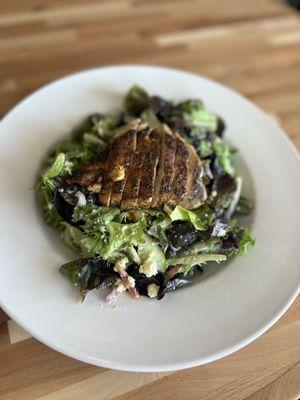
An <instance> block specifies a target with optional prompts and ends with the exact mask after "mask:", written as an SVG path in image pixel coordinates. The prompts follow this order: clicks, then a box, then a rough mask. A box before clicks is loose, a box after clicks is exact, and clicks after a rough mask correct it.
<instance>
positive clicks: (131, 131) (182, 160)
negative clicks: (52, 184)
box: [67, 119, 206, 210]
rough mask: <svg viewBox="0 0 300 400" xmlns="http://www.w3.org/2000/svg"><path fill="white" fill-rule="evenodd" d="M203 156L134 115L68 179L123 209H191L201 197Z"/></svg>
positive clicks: (203, 193) (102, 201)
mask: <svg viewBox="0 0 300 400" xmlns="http://www.w3.org/2000/svg"><path fill="white" fill-rule="evenodd" d="M202 175H203V167H202V161H201V160H200V158H199V157H198V155H197V153H196V151H195V149H194V147H193V146H191V145H189V144H187V143H186V142H185V141H184V140H183V139H182V138H181V137H180V136H179V135H178V134H177V133H174V132H172V131H171V130H170V128H169V127H167V126H163V127H162V128H161V129H152V128H150V127H149V126H147V125H146V124H145V123H143V122H142V121H141V120H139V119H136V120H134V121H131V122H130V123H129V124H128V125H126V126H124V127H122V128H121V129H120V130H119V131H118V132H117V133H116V135H115V136H114V137H113V138H112V139H111V140H110V142H109V144H108V147H107V149H106V151H105V152H104V153H103V154H102V155H100V156H99V160H98V161H97V162H95V163H93V164H91V165H89V166H88V167H86V168H85V169H84V170H83V171H82V172H81V173H79V174H77V175H74V176H71V177H70V178H68V179H67V183H68V184H77V185H80V186H83V187H85V188H86V189H87V190H89V191H91V192H95V193H98V196H99V204H101V205H105V206H109V205H113V206H120V207H121V208H122V209H132V208H151V207H158V206H160V205H162V204H169V205H181V206H182V207H185V208H187V209H190V210H192V209H196V208H199V207H200V206H201V204H203V202H204V201H205V199H206V190H205V186H204V185H203V183H202V182H201V177H202Z"/></svg>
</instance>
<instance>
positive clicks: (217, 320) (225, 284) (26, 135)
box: [0, 66, 300, 371]
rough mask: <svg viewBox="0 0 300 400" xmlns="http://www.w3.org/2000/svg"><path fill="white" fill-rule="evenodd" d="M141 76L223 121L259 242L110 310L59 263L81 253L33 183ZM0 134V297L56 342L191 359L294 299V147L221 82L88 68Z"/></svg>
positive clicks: (22, 110)
mask: <svg viewBox="0 0 300 400" xmlns="http://www.w3.org/2000/svg"><path fill="white" fill-rule="evenodd" d="M134 83H138V84H140V85H142V86H143V87H145V88H146V89H147V90H148V91H149V92H150V93H153V94H158V95H161V96H164V97H166V98H169V99H175V100H181V99H185V98H190V97H194V98H201V99H203V100H204V101H205V103H206V104H207V106H208V108H209V109H211V110H213V111H215V112H216V113H218V114H220V115H222V116H223V117H224V118H225V121H226V122H227V126H228V129H227V137H228V138H229V140H230V141H231V142H232V143H233V144H234V145H236V146H237V147H238V148H239V149H240V151H241V155H242V157H243V160H244V163H245V165H246V166H248V171H250V177H251V180H252V187H253V188H254V197H255V213H254V217H253V221H252V222H253V234H254V236H255V237H256V240H257V243H256V245H255V247H254V248H252V249H251V250H250V252H249V254H248V256H246V257H237V258H235V259H234V260H232V261H231V262H230V263H229V264H228V265H226V266H225V267H222V266H218V267H216V266H212V267H208V272H207V273H205V274H204V276H203V277H202V278H201V282H198V283H197V284H194V285H192V286H191V287H188V288H185V289H182V290H179V291H177V292H175V293H172V294H170V295H168V296H166V297H165V299H164V300H162V301H156V300H149V299H146V298H143V299H141V301H137V302H136V301H134V300H132V299H131V298H130V297H129V296H126V295H123V296H122V297H119V300H118V306H117V308H112V307H111V306H109V305H104V304H103V302H102V301H101V299H100V298H101V295H100V294H94V295H91V296H89V297H88V299H87V301H86V302H84V303H83V304H81V303H80V302H79V294H78V290H77V289H76V288H73V287H72V286H71V285H70V284H69V282H67V280H66V279H64V278H63V277H62V276H61V275H60V274H59V272H58V267H59V265H61V264H62V263H64V262H66V261H67V260H70V259H71V257H74V254H71V253H70V252H69V251H68V250H67V249H66V248H65V246H64V245H62V244H61V242H60V239H59V238H58V235H57V234H56V232H54V231H52V230H51V228H48V227H46V226H45V225H44V223H43V222H42V220H41V218H40V215H39V213H38V212H37V207H36V204H35V198H34V191H33V186H34V181H35V177H36V174H37V171H38V169H39V166H40V161H41V158H42V157H43V155H44V154H45V152H46V150H47V149H48V148H49V146H51V144H52V143H53V142H54V141H55V140H57V139H58V138H60V137H61V136H62V135H64V134H65V133H66V132H68V131H69V130H70V129H71V128H72V127H74V125H76V124H77V123H79V122H80V121H81V120H82V119H83V118H84V117H85V116H86V115H87V114H89V113H93V112H96V111H108V110H111V109H116V108H119V107H120V106H121V101H122V98H123V96H124V93H125V92H126V91H127V90H128V88H129V87H130V86H131V85H133V84H134ZM0 138H1V146H0V160H1V161H0V163H1V166H0V182H1V207H0V221H1V240H0V265H1V267H0V304H1V307H3V309H4V310H5V311H6V312H7V313H8V314H9V315H10V316H11V317H12V318H13V319H14V320H15V321H17V323H19V324H20V325H21V326H22V327H23V328H25V329H26V330H27V331H28V332H29V333H31V334H32V335H33V336H34V337H36V338H37V339H38V340H40V341H42V342H43V343H45V344H47V345H48V346H50V347H53V348H54V349H56V350H58V351H60V352H62V353H65V354H67V355H69V356H71V357H74V358H77V359H79V360H82V361H85V362H88V363H91V364H95V365H99V366H103V367H108V368H116V369H123V370H131V371H164V370H174V369H181V368H188V367H192V366H195V365H200V364H204V363H207V362H209V361H212V360H216V359H218V358H220V357H223V356H225V355H227V354H230V353H232V352H233V351H236V350H238V349H240V348H241V347H243V346H245V345H246V344H248V343H249V342H251V341H252V340H254V339H255V338H257V337H258V336H259V335H261V334H262V333H263V332H264V331H265V330H266V329H268V328H269V327H270V326H271V325H272V324H274V322H275V321H276V320H277V319H278V318H279V317H280V316H281V315H282V314H283V313H284V312H285V311H286V310H287V308H288V307H289V306H290V305H291V303H292V302H293V300H294V299H295V298H296V296H297V294H298V292H299V281H300V270H299V260H300V246H299V237H300V231H299V226H300V223H299V222H300V211H299V210H300V207H299V199H300V179H299V162H298V160H297V154H296V152H295V150H294V149H293V148H292V146H291V144H290V143H289V142H288V140H287V138H286V136H285V135H284V134H283V133H282V132H281V131H280V130H279V128H278V127H276V126H275V124H274V123H272V122H271V121H270V120H269V118H268V117H267V116H266V115H265V114H264V113H263V112H261V111H260V110H259V109H258V108H256V107H255V106H254V105H253V104H251V103H250V102H248V101H247V100H246V99H244V98H243V97H241V96H239V95H238V94H236V93H234V92H233V91H231V90H229V89H227V88H225V87H224V86H221V85H219V84H217V83H215V82H212V81H210V80H208V79H205V78H201V77H198V76H195V75H192V74H189V73H185V72H180V71H177V70H172V69H167V68H156V67H148V66H119V67H108V68H100V69H95V70H90V71H85V72H82V73H79V74H75V75H72V76H69V77H67V78H63V79H61V80H59V81H56V82H54V83H52V84H50V85H47V86H45V87H44V88H42V89H40V90H38V91H37V92H35V93H34V94H33V95H31V96H29V97H28V98H26V99H25V100H24V101H22V102H21V103H20V104H19V105H18V106H16V107H15V108H14V109H13V110H12V111H11V112H10V113H9V114H8V115H7V116H6V117H5V118H4V119H3V120H2V122H1V125H0ZM246 175H247V174H246ZM246 178H247V177H246ZM246 180H248V181H249V179H248V178H247V179H246ZM248 186H249V182H248ZM249 187H250V189H251V185H250V186H249ZM249 187H248V190H249ZM246 189H247V188H246ZM274 351H276V349H274Z"/></svg>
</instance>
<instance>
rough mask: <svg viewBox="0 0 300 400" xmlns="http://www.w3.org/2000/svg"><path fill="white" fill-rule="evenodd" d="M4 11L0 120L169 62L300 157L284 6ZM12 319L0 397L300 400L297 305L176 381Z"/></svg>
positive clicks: (215, 1)
mask: <svg viewBox="0 0 300 400" xmlns="http://www.w3.org/2000/svg"><path fill="white" fill-rule="evenodd" d="M0 10H1V12H0V115H4V114H5V113H6V112H7V111H8V110H9V109H10V108H11V107H12V106H14V105H15V104H16V103H17V102H18V101H20V100H21V99H22V98H24V96H26V95H27V94H29V93H30V92H32V91H33V90H35V89H36V88H38V87H39V86H41V85H43V84H45V83H47V82H49V81H51V80H53V79H56V78H59V77H61V76H62V75H66V74H69V73H72V72H75V71H78V70H80V69H84V68H91V67H95V66H101V65H108V64H120V63H149V64H160V65H167V66H171V67H178V68H182V69H186V70H188V71H192V72H195V73H199V74H203V75H206V76H208V77H211V78H213V79H216V80H218V81H219V82H222V83H224V84H226V85H229V86H231V87H232V88H233V89H235V90H238V91H240V92H241V93H243V94H244V95H245V96H247V97H248V98H250V99H251V100H252V101H254V102H255V103H256V104H258V105H259V106H260V107H262V108H263V109H264V110H265V111H266V112H268V113H269V114H270V116H271V117H272V118H273V119H274V120H275V123H278V124H279V125H281V126H282V127H283V128H284V129H285V131H286V132H287V134H288V135H289V137H290V138H291V140H292V141H293V142H294V143H295V145H296V146H297V147H298V149H300V132H299V130H300V113H299V109H300V73H299V72H300V14H297V13H296V12H295V11H293V9H292V8H290V7H288V6H287V5H285V4H284V2H283V1H279V0H251V1H249V0H185V1H181V0H165V1H161V0H152V1H149V0H114V1H109V0H98V1H95V0H87V1H83V0H72V1H69V0H26V2H25V1H21V0H0ZM7 318H8V317H7V316H6V315H5V314H4V313H1V310H0V399H1V400H35V399H40V400H60V399H63V400H65V399H72V400H73V399H74V400H76V399H81V398H84V397H87V398H89V399H97V400H98V399H119V400H125V399H132V400H135V399H139V400H140V399H141V400H147V399H154V398H159V399H172V400H176V399H204V400H212V399H214V400H215V399H218V400H225V399H228V400H229V399H230V400H242V399H247V400H265V399H272V400H296V399H297V398H298V397H300V339H299V338H300V299H298V300H297V301H296V302H295V304H294V305H293V306H292V307H291V309H290V310H289V311H288V312H287V313H286V315H285V316H284V317H283V318H281V319H280V321H278V322H277V324H275V326H274V327H273V328H272V329H270V330H269V331H268V332H267V333H266V334H264V335H263V336H262V337H261V338H259V339H258V340H256V341H255V342H254V343H252V344H250V345H249V346H247V347H246V348H244V349H242V350H240V351H238V352H237V353H235V354H233V355H231V356H229V357H226V358H224V359H222V360H219V361H216V362H214V363H211V364H208V365H205V366H201V367H198V368H193V369H190V370H185V371H178V372H174V373H169V374H168V373H163V374H139V373H134V374H133V373H126V372H117V371H112V370H106V369H103V368H96V367H94V366H90V365H86V364H83V363H81V362H79V361H76V360H72V359H70V358H68V357H66V356H64V355H61V354H59V353H57V352H55V351H53V350H51V349H50V348H48V347H46V346H44V345H43V344H41V343H39V342H38V341H36V340H35V339H33V338H28V336H27V333H26V332H24V331H22V330H20V329H19V327H18V326H17V325H16V324H15V323H14V322H12V321H10V322H9V323H8V324H7V322H6V321H7ZM241 323H242V322H241Z"/></svg>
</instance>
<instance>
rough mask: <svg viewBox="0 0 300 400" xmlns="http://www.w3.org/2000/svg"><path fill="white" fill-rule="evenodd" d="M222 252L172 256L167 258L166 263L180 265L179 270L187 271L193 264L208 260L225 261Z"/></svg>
mask: <svg viewBox="0 0 300 400" xmlns="http://www.w3.org/2000/svg"><path fill="white" fill-rule="evenodd" d="M225 260H226V256H225V255H224V254H195V255H190V256H182V257H173V258H168V259H167V265H182V268H181V269H180V270H179V271H180V272H183V273H185V274H186V273H187V272H189V271H190V269H191V268H192V267H194V266H195V265H201V264H205V263H207V262H208V261H217V262H220V261H225Z"/></svg>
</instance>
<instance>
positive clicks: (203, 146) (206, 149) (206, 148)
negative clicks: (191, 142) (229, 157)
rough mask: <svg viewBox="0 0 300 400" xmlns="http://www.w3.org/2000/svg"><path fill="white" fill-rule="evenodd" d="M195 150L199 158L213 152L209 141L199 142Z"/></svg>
mask: <svg viewBox="0 0 300 400" xmlns="http://www.w3.org/2000/svg"><path fill="white" fill-rule="evenodd" d="M197 150H198V152H199V156H200V158H206V157H208V156H210V155H211V154H213V152H214V151H213V148H212V143H211V142H210V141H209V140H201V141H200V144H199V147H198V149H197Z"/></svg>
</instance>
